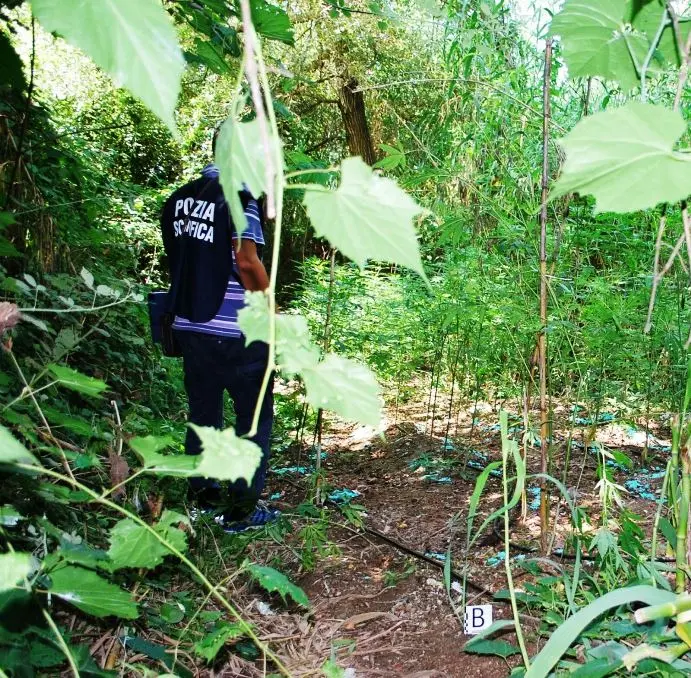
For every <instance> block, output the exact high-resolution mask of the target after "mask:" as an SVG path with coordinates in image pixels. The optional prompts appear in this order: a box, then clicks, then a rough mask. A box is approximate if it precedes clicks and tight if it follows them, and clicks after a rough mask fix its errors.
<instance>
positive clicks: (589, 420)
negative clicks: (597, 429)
mask: <svg viewBox="0 0 691 678" xmlns="http://www.w3.org/2000/svg"><path fill="white" fill-rule="evenodd" d="M613 421H614V415H613V414H612V413H611V412H601V413H600V414H599V415H598V417H597V420H595V419H593V417H576V418H575V419H574V420H573V422H574V424H576V425H577V426H592V425H593V424H596V425H598V426H599V425H600V424H611V423H612V422H613Z"/></svg>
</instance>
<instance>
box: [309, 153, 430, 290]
mask: <svg viewBox="0 0 691 678" xmlns="http://www.w3.org/2000/svg"><path fill="white" fill-rule="evenodd" d="M304 204H305V207H306V209H307V214H308V215H309V218H310V220H311V222H312V225H313V226H314V230H315V232H316V233H317V235H318V236H323V237H325V238H327V239H328V240H329V242H330V243H331V244H332V245H333V246H334V247H336V248H338V249H339V250H340V251H341V252H343V254H345V255H346V256H347V257H349V258H350V259H352V260H353V261H354V262H355V263H356V264H358V266H360V267H361V268H362V267H364V266H365V264H366V263H367V260H368V259H374V260H376V261H388V262H391V263H394V264H400V265H401V266H406V267H408V268H410V269H412V270H413V271H416V272H417V273H419V274H420V275H421V276H422V277H423V278H424V277H425V272H424V270H423V268H422V260H421V258H420V248H419V247H418V242H417V237H416V234H415V227H414V225H413V219H414V218H415V217H416V216H417V215H418V214H421V213H422V212H423V209H422V208H421V207H420V206H419V205H418V204H417V203H416V202H415V201H414V200H413V199H412V198H411V197H410V196H409V195H408V194H407V193H406V192H405V191H403V190H402V189H401V188H399V186H398V184H396V182H395V181H393V180H392V179H386V178H383V177H379V176H377V175H376V174H375V173H374V172H373V171H372V168H371V167H369V166H368V165H366V164H365V163H364V162H363V161H362V159H361V158H347V159H346V160H344V161H343V163H342V165H341V184H340V186H339V187H338V189H337V190H336V191H327V190H324V188H322V187H321V186H314V187H313V188H309V189H307V190H306V191H305V198H304Z"/></svg>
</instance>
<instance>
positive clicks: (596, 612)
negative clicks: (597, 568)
mask: <svg viewBox="0 0 691 678" xmlns="http://www.w3.org/2000/svg"><path fill="white" fill-rule="evenodd" d="M674 599H675V595H674V594H673V593H670V592H669V591H662V590H661V589H656V588H654V587H652V586H631V587H629V588H624V589H617V590H616V591H610V592H609V593H606V594H605V595H604V596H600V597H599V598H597V599H596V600H594V601H593V602H592V603H590V605H587V606H586V607H584V608H582V609H581V610H579V611H578V612H576V614H574V615H573V616H571V617H569V618H568V619H567V620H566V621H565V622H564V623H563V624H562V625H561V626H560V627H559V628H558V629H557V630H556V631H555V632H554V633H553V634H552V636H551V637H550V639H549V640H548V641H547V643H546V644H545V646H544V647H543V648H542V650H541V651H540V654H538V656H537V657H535V659H534V660H533V663H532V664H531V666H530V668H529V669H528V671H527V673H526V674H525V678H546V677H547V676H548V675H549V673H550V671H551V670H552V668H553V667H554V665H555V664H556V663H557V662H558V661H559V659H561V657H562V656H563V655H564V653H565V652H566V651H567V650H568V649H569V647H570V646H571V645H572V644H573V643H574V642H575V641H576V640H577V638H578V637H579V636H580V635H581V633H583V631H584V630H585V629H586V628H587V627H588V626H589V625H590V624H591V623H592V622H593V621H594V620H595V619H597V618H598V617H599V616H601V615H603V614H604V613H605V612H607V611H608V610H611V609H612V608H614V607H619V606H620V605H629V604H631V603H635V602H643V603H645V604H646V605H657V604H659V603H666V602H670V601H672V600H674Z"/></svg>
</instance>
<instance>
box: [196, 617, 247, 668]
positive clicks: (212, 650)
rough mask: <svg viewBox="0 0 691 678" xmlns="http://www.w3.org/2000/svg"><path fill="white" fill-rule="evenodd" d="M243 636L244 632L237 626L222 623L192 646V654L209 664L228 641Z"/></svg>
mask: <svg viewBox="0 0 691 678" xmlns="http://www.w3.org/2000/svg"><path fill="white" fill-rule="evenodd" d="M244 634H245V632H244V630H243V629H242V627H241V626H240V625H239V624H237V623H235V624H228V623H226V622H223V623H222V624H221V625H220V626H218V627H217V628H215V629H214V630H213V631H211V632H210V633H207V634H206V635H205V636H204V637H203V638H202V639H201V640H199V641H197V642H196V643H195V644H194V653H195V654H196V655H198V656H200V657H202V658H203V659H206V661H208V662H211V661H213V660H214V659H216V655H217V654H218V653H219V652H220V651H221V648H222V647H223V646H224V645H225V644H226V643H227V642H228V641H230V640H235V639H236V638H241V637H242V636H243V635H244Z"/></svg>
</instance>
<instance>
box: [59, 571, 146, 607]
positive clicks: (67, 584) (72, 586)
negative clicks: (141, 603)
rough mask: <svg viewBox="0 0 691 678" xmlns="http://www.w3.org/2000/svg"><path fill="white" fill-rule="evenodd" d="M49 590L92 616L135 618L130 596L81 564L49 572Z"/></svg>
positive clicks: (134, 604)
mask: <svg viewBox="0 0 691 678" xmlns="http://www.w3.org/2000/svg"><path fill="white" fill-rule="evenodd" d="M50 578H51V581H52V586H51V587H50V592H51V593H52V594H53V595H54V596H57V597H58V598H61V599H62V600H64V601H65V602H67V603H71V604H72V605H74V606H75V607H78V608H79V609H80V610H82V611H84V612H86V613H87V614H92V615H94V616H95V617H109V616H111V615H113V616H116V617H121V618H123V619H136V618H137V617H138V616H139V614H138V612H137V604H136V603H135V601H134V600H133V598H132V596H131V595H130V594H129V593H128V592H127V591H123V590H122V589H121V588H120V587H119V586H116V585H115V584H111V583H110V582H109V581H107V580H105V579H103V577H100V576H99V575H97V574H96V573H95V572H92V571H91V570H85V569H84V568H83V567H73V566H71V565H70V566H68V567H63V568H61V569H59V570H56V571H55V572H51V573H50Z"/></svg>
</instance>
